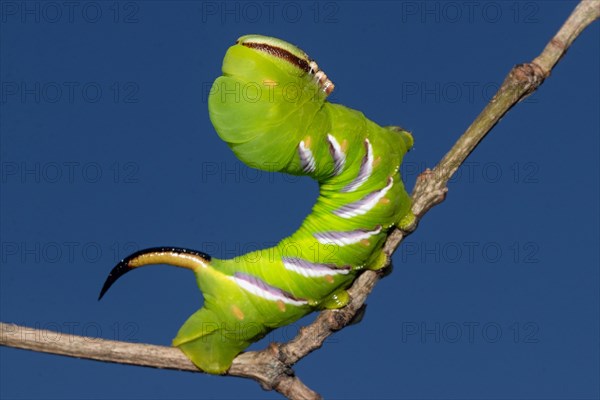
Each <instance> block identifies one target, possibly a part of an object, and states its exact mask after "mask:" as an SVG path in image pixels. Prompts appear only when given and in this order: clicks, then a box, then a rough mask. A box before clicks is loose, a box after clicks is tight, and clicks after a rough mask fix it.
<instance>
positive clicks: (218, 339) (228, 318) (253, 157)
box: [100, 35, 414, 374]
mask: <svg viewBox="0 0 600 400" xmlns="http://www.w3.org/2000/svg"><path fill="white" fill-rule="evenodd" d="M333 88H334V85H333V83H332V82H331V81H330V80H329V79H328V78H327V76H326V75H325V73H324V72H323V71H321V70H319V67H318V66H317V64H316V63H315V62H314V61H313V60H312V59H310V58H309V57H308V56H307V55H306V54H305V53H304V52H303V51H302V50H300V49H299V48H297V47H295V46H293V45H291V44H289V43H286V42H284V41H282V40H279V39H275V38H271V37H265V36H259V35H247V36H243V37H241V38H240V39H238V40H237V42H236V43H235V45H234V46H232V47H230V48H229V50H228V51H227V54H226V55H225V59H224V60H223V75H222V76H220V77H219V78H217V80H216V81H215V82H214V84H213V88H212V90H211V92H210V94H209V98H208V107H209V113H210V119H211V121H212V123H213V125H214V127H215V129H216V131H217V133H218V134H219V136H220V137H221V138H222V139H223V140H224V141H225V142H227V144H228V145H229V146H230V147H231V149H232V150H233V151H234V153H235V154H236V156H237V157H238V158H239V159H240V160H242V161H243V162H244V163H245V164H247V165H249V166H251V167H255V168H259V169H263V170H268V171H280V172H285V173H288V174H294V175H308V176H310V177H312V178H314V179H315V180H317V181H318V183H319V186H320V195H319V198H318V199H317V202H316V204H315V205H314V207H313V210H312V212H311V213H310V214H309V215H308V216H307V217H306V219H305V220H304V222H303V223H302V225H301V226H300V228H299V229H298V231H296V232H295V233H294V234H293V235H292V236H290V237H288V238H286V239H283V240H282V241H281V242H280V243H279V244H278V245H277V246H275V247H273V248H269V249H264V250H259V251H256V252H252V253H249V254H246V255H244V256H240V257H236V258H234V259H231V260H218V259H214V258H211V257H210V256H208V255H207V254H204V253H201V252H198V251H193V250H188V249H181V248H172V247H161V248H152V249H146V250H142V251H139V252H137V253H135V254H132V255H131V256H129V257H127V258H125V259H124V260H122V261H121V262H120V263H119V264H118V265H117V266H116V267H115V268H114V269H113V270H112V271H111V273H110V275H109V276H108V278H107V280H106V282H105V284H104V287H103V288H102V291H101V293H100V298H101V297H102V296H103V295H104V293H106V291H107V290H108V289H109V287H110V286H111V285H112V284H113V283H114V282H115V281H116V280H117V279H118V278H119V277H121V276H122V275H123V274H125V273H126V272H128V271H131V270H132V269H135V268H137V267H141V266H144V265H149V264H170V265H174V266H178V267H183V268H188V269H191V270H193V271H194V273H195V275H196V279H197V282H198V286H199V287H200V290H201V291H202V293H203V295H204V306H203V307H202V308H201V309H200V310H198V311H197V312H195V313H194V314H193V315H192V316H191V317H190V318H189V319H188V320H187V321H186V322H185V324H184V325H183V326H182V327H181V329H180V330H179V333H178V334H177V337H175V339H174V340H173V345H174V346H177V347H179V348H180V349H181V350H182V351H183V352H184V353H185V354H186V355H187V356H188V357H189V358H190V359H191V360H192V362H193V363H194V364H195V365H197V366H198V367H199V368H201V369H202V370H204V371H206V372H209V373H214V374H220V373H224V372H225V371H227V369H228V368H229V367H230V366H231V362H232V360H233V359H234V357H235V356H236V355H237V354H239V353H240V352H241V351H243V350H244V349H245V348H246V347H248V346H249V345H250V344H251V343H253V342H255V341H257V340H259V339H260V338H262V337H263V336H265V335H266V334H267V333H268V332H269V331H271V330H272V329H274V328H277V327H280V326H284V325H286V324H290V323H292V322H294V321H296V320H298V319H299V318H301V317H303V316H304V315H306V314H308V313H310V312H312V311H314V310H318V309H323V308H339V307H342V306H344V305H345V304H347V303H348V301H349V297H348V294H347V292H346V291H345V288H347V287H348V286H350V285H351V283H352V282H353V281H354V279H355V278H356V277H357V275H358V273H359V272H360V271H361V270H364V269H377V268H381V267H382V266H384V265H385V261H386V260H385V256H384V254H383V252H382V246H383V243H384V241H385V239H386V236H387V232H388V231H389V230H390V229H391V228H392V227H395V226H400V227H403V226H407V225H409V224H411V223H412V222H413V221H414V216H413V215H412V213H411V212H410V206H411V204H410V197H409V196H408V194H407V193H406V191H405V189H404V185H403V183H402V180H401V178H400V175H399V168H400V164H401V162H402V158H403V156H404V154H405V153H406V152H407V151H408V150H409V149H410V148H411V147H412V144H413V139H412V136H411V135H410V134H409V133H408V132H406V131H404V130H402V129H400V128H397V127H380V126H378V125H377V124H375V123H374V122H372V121H370V120H369V119H367V118H366V117H365V116H364V115H363V114H362V113H360V112H358V111H355V110H352V109H349V108H347V107H344V106H342V105H339V104H332V103H329V102H327V101H326V98H327V96H328V95H329V94H330V93H331V92H332V90H333Z"/></svg>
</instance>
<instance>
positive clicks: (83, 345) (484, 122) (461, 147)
mask: <svg viewBox="0 0 600 400" xmlns="http://www.w3.org/2000/svg"><path fill="white" fill-rule="evenodd" d="M599 16H600V1H597V0H584V1H582V2H580V3H579V4H578V5H577V7H576V8H575V10H574V11H573V13H572V14H571V15H570V17H569V18H568V19H567V21H566V22H565V24H564V25H563V26H562V28H561V29H560V30H559V32H558V33H557V34H556V35H555V36H554V37H553V38H552V40H551V41H550V42H549V43H548V45H547V46H546V48H545V49H544V51H543V52H542V54H540V55H539V56H538V57H537V58H535V59H534V60H533V61H532V62H530V63H527V64H520V65H517V66H515V67H514V68H513V69H512V70H511V71H510V73H509V74H508V76H507V77H506V79H505V80H504V83H503V84H502V86H501V87H500V89H499V90H498V92H497V93H496V95H495V96H494V98H493V99H492V100H491V101H490V103H489V104H488V105H487V106H486V107H485V109H484V110H483V111H482V112H481V114H480V115H479V116H478V117H477V118H476V119H475V121H474V122H473V123H472V124H471V126H469V128H468V129H467V130H466V131H465V133H464V134H463V135H462V136H461V137H460V138H459V139H458V141H457V142H456V143H455V144H454V146H453V147H452V149H451V150H450V151H449V152H448V153H447V154H446V155H445V156H444V157H443V158H442V160H441V161H440V163H439V164H438V165H437V166H436V167H435V168H433V170H429V169H428V170H426V171H425V172H424V173H422V174H421V175H420V176H419V178H418V179H417V183H416V185H415V188H414V190H413V194H412V200H413V206H412V210H413V213H414V214H415V215H416V216H417V219H416V222H415V224H414V225H413V226H412V227H410V229H408V230H407V231H406V232H401V231H400V230H397V229H396V230H394V231H393V232H392V233H391V234H390V235H389V237H388V239H387V241H386V243H385V247H384V252H385V254H386V255H387V256H388V259H389V258H390V257H391V255H392V254H393V253H394V251H395V250H396V248H397V247H398V245H399V244H400V243H401V241H402V240H403V238H404V237H405V236H406V235H407V234H408V233H410V232H412V231H414V229H415V228H416V225H417V223H418V221H419V220H420V219H421V218H422V217H423V215H425V214H426V213H427V211H429V210H430V209H431V208H432V207H434V206H435V205H437V204H439V203H441V202H442V201H443V200H444V197H445V195H446V192H447V183H448V180H449V179H450V178H451V177H452V175H453V174H454V173H455V172H456V170H457V169H458V168H459V167H460V165H461V164H462V163H463V162H464V161H465V159H466V158H467V156H468V155H469V154H470V153H471V152H472V151H473V150H474V149H475V147H476V146H477V145H478V144H479V142H480V141H481V140H482V139H483V138H484V137H485V136H486V135H487V134H488V132H490V130H491V129H492V128H493V127H494V125H496V124H497V123H498V121H499V120H500V119H501V118H502V116H504V114H506V113H507V112H508V110H510V109H511V108H512V107H513V106H514V105H515V104H516V103H518V102H519V101H520V100H522V99H523V98H525V97H527V96H528V95H530V94H531V93H533V92H534V91H535V90H536V89H537V88H538V87H539V86H540V85H541V84H542V83H543V82H544V79H546V78H547V77H548V76H549V75H550V72H551V70H552V68H553V67H554V66H555V65H556V63H557V62H558V61H559V60H560V58H561V57H562V56H563V55H564V54H565V53H566V51H567V49H568V48H569V46H570V45H571V44H572V43H573V41H574V40H575V39H576V38H577V37H578V36H579V34H580V33H581V32H582V31H583V30H584V29H585V28H586V27H587V26H588V25H590V24H591V23H592V22H593V21H595V20H596V19H598V18H599ZM380 276H381V273H379V272H374V271H366V272H364V273H363V274H362V275H361V276H360V277H359V278H358V279H357V280H356V281H355V282H354V284H353V285H352V287H351V288H350V289H349V293H350V295H351V298H352V300H351V302H350V304H348V305H347V306H346V307H344V308H342V309H340V310H326V311H323V312H321V313H320V314H319V316H318V317H317V318H316V320H315V321H314V322H313V323H312V324H310V325H308V326H306V327H304V328H302V329H301V330H300V332H299V334H298V335H297V336H296V337H295V338H294V339H293V340H291V341H290V342H288V343H283V344H278V343H272V344H271V345H270V346H269V347H268V348H267V349H265V350H262V351H258V352H246V353H242V354H240V355H239V356H237V357H236V358H235V360H234V361H233V364H232V366H231V368H230V369H229V371H227V375H232V376H240V377H245V378H251V379H254V380H256V381H258V382H259V383H260V384H261V386H262V387H263V388H264V389H267V390H276V391H278V392H279V393H281V394H283V395H285V396H287V397H288V398H290V399H318V398H320V396H319V394H317V393H315V392H314V391H312V390H311V389H309V388H308V387H306V386H305V385H304V384H303V383H302V382H301V381H300V380H299V379H298V378H297V377H296V376H295V375H294V372H293V370H292V369H291V367H292V365H293V364H295V363H296V362H298V361H299V360H300V359H302V358H303V357H305V356H306V355H307V354H309V353H310V352H312V351H314V350H316V349H318V348H319V347H321V345H322V344H323V343H324V341H325V339H326V338H327V337H328V336H330V335H331V334H333V332H335V331H337V330H340V329H342V328H343V327H344V326H346V325H347V324H348V323H350V322H351V321H352V319H353V318H354V317H355V316H356V314H357V313H358V311H359V310H360V309H361V307H362V306H363V304H364V302H365V300H366V298H367V296H368V295H369V293H370V292H371V290H372V289H373V287H374V286H375V285H376V283H377V281H378V280H379V279H380ZM57 335H58V336H57ZM45 337H46V338H47V337H51V338H53V340H44V339H43V338H45ZM0 345H3V346H10V347H16V348H21V349H28V350H33V351H40V352H45V353H53V354H61V355H66V356H71V357H79V358H88V359H93V360H99V361H107V362H115V363H122V364H131V365H141V366H147V367H155V368H166V369H176V370H182V371H194V372H201V371H200V370H198V369H197V368H196V367H195V366H194V365H193V364H192V363H191V362H190V361H189V360H188V359H187V358H186V357H185V356H184V355H183V353H181V352H180V351H179V350H178V349H176V348H172V347H164V346H154V345H147V344H135V343H127V342H118V341H112V340H103V339H93V338H87V337H81V336H74V335H66V334H57V333H54V332H50V331H43V330H36V329H31V328H26V327H20V326H17V325H12V324H4V323H0Z"/></svg>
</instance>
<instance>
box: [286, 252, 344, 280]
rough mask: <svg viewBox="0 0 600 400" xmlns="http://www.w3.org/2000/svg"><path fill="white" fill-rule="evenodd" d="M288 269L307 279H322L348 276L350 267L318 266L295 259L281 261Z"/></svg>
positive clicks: (288, 258)
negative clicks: (333, 276) (328, 276)
mask: <svg viewBox="0 0 600 400" xmlns="http://www.w3.org/2000/svg"><path fill="white" fill-rule="evenodd" d="M281 261H282V262H283V265H284V266H285V268H286V269H288V270H290V271H294V272H296V273H298V274H300V275H303V276H306V277H321V276H327V275H339V274H341V275H346V274H347V273H348V272H350V267H347V266H345V267H337V266H336V265H334V264H318V263H311V262H310V261H307V260H303V259H301V258H295V257H283V258H282V259H281Z"/></svg>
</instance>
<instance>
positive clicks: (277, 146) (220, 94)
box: [208, 35, 334, 171]
mask: <svg viewBox="0 0 600 400" xmlns="http://www.w3.org/2000/svg"><path fill="white" fill-rule="evenodd" d="M333 88H334V85H333V83H332V82H331V81H330V80H329V79H328V78H327V75H325V73H324V72H323V71H321V70H320V69H319V67H318V66H317V63H316V62H315V61H314V60H312V59H311V58H310V57H309V56H308V55H307V54H306V53H305V52H304V51H302V50H300V49H299V48H298V47H296V46H294V45H292V44H290V43H287V42H285V41H283V40H280V39H276V38H272V37H267V36H260V35H246V36H242V37H241V38H239V39H238V40H237V41H236V43H235V45H233V46H232V47H230V48H229V50H228V51H227V53H226V54H225V58H224V60H223V76H221V77H219V78H218V79H217V80H216V81H215V83H214V84H213V87H212V89H211V91H210V94H209V98H208V109H209V114H210V118H211V121H212V123H213V125H214V126H215V129H216V131H217V133H218V134H219V136H220V137H221V139H223V140H224V141H225V142H227V143H228V144H229V146H230V147H231V148H232V150H233V151H234V152H235V153H236V155H237V156H238V158H240V159H241V160H242V161H243V162H245V163H246V164H248V165H250V166H252V167H255V168H260V169H267V170H271V171H280V170H282V169H285V167H286V166H287V165H288V163H289V162H290V160H291V159H292V157H293V156H294V152H295V147H294V146H295V145H297V143H298V141H299V140H300V138H301V137H302V136H303V135H304V134H305V133H306V130H307V129H308V127H309V126H310V124H311V123H312V121H313V119H314V116H315V114H316V113H317V112H318V111H319V109H320V108H321V106H322V105H323V102H324V101H325V99H326V98H327V96H328V95H329V94H330V93H331V92H332V91H333Z"/></svg>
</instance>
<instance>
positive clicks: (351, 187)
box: [342, 139, 373, 192]
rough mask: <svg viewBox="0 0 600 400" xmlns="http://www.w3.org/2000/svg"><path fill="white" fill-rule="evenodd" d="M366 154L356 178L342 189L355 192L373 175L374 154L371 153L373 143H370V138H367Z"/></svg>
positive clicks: (365, 143)
mask: <svg viewBox="0 0 600 400" xmlns="http://www.w3.org/2000/svg"><path fill="white" fill-rule="evenodd" d="M364 145H365V156H364V157H363V159H362V162H361V164H360V169H359V170H358V175H357V176H356V178H355V179H354V180H353V181H352V182H350V183H349V184H348V185H347V186H346V187H344V188H343V189H342V192H353V191H355V190H356V189H358V188H359V187H360V186H361V185H362V184H363V183H365V181H366V180H367V179H369V177H370V176H371V172H373V154H372V153H371V151H372V148H371V143H369V139H365V142H364Z"/></svg>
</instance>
